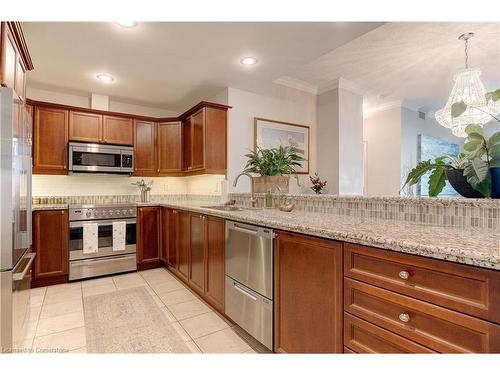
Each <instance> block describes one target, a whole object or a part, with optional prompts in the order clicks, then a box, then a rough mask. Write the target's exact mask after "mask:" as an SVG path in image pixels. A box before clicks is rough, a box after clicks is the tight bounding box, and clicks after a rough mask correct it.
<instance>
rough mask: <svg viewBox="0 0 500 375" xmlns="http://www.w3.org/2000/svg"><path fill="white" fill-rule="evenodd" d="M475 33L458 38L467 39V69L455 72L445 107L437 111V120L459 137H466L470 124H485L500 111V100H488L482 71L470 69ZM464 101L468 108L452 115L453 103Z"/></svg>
mask: <svg viewBox="0 0 500 375" xmlns="http://www.w3.org/2000/svg"><path fill="white" fill-rule="evenodd" d="M473 36H474V33H466V34H462V35H460V36H459V37H458V39H460V40H463V41H465V69H464V70H462V71H460V72H458V73H457V74H455V76H454V77H453V81H454V82H455V84H454V85H453V89H452V90H451V94H450V97H449V98H448V101H447V102H446V105H445V106H444V108H442V109H440V110H439V111H437V112H436V120H437V122H439V123H440V124H441V125H442V126H444V127H445V128H449V129H451V131H452V133H453V134H454V135H455V136H457V137H466V136H467V134H466V133H465V128H466V127H467V125H469V124H478V125H480V126H483V125H484V124H486V123H487V122H488V121H490V120H491V119H492V116H495V115H496V114H498V112H500V102H493V101H491V100H490V101H489V102H488V101H487V100H486V98H485V94H486V90H485V88H484V86H483V83H482V82H481V79H480V76H481V71H480V70H479V69H469V54H468V47H469V39H470V38H472V37H473ZM460 101H463V102H464V103H465V104H466V105H467V109H466V110H465V112H464V113H463V114H461V115H460V116H458V117H452V115H451V106H452V105H453V103H457V102H460Z"/></svg>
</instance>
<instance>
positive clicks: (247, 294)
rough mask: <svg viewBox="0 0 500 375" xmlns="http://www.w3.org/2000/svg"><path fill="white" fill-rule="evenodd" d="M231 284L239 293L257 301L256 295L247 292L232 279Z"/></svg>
mask: <svg viewBox="0 0 500 375" xmlns="http://www.w3.org/2000/svg"><path fill="white" fill-rule="evenodd" d="M233 286H234V289H236V290H237V291H238V292H240V293H241V294H244V295H245V296H247V297H248V298H251V299H252V300H254V301H257V297H255V296H254V295H253V294H251V293H250V292H247V291H246V290H245V289H243V288H242V287H241V286H239V285H238V283H237V282H235V281H233Z"/></svg>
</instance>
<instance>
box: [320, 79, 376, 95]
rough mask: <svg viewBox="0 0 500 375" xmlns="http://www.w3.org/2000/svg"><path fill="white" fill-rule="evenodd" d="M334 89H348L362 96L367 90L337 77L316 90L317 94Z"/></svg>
mask: <svg viewBox="0 0 500 375" xmlns="http://www.w3.org/2000/svg"><path fill="white" fill-rule="evenodd" d="M335 89H343V90H347V91H350V92H353V93H355V94H358V95H361V96H364V95H365V94H366V93H367V92H368V91H369V90H368V89H366V88H364V87H362V86H360V85H358V84H356V83H354V82H351V81H349V80H347V79H345V78H342V77H340V78H338V79H336V80H335V81H332V82H330V83H327V84H326V85H322V86H320V87H319V90H318V94H323V93H325V92H327V91H330V90H335Z"/></svg>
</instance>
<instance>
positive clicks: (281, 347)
mask: <svg viewBox="0 0 500 375" xmlns="http://www.w3.org/2000/svg"><path fill="white" fill-rule="evenodd" d="M274 257H275V261H274V267H275V268H274V277H275V283H274V285H275V293H274V304H275V314H274V316H275V335H274V340H275V351H277V352H286V353H342V352H343V344H342V341H343V325H342V316H343V306H342V243H341V242H337V241H330V240H323V239H317V238H314V237H309V236H304V235H298V234H292V233H288V232H281V231H280V232H277V237H276V239H275V247H274Z"/></svg>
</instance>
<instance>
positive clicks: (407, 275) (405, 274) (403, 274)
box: [398, 271, 410, 280]
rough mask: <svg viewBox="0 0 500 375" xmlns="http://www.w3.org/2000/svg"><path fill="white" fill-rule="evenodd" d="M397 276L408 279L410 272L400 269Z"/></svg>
mask: <svg viewBox="0 0 500 375" xmlns="http://www.w3.org/2000/svg"><path fill="white" fill-rule="evenodd" d="M398 276H399V278H400V279H403V280H408V278H409V277H410V273H409V272H408V271H400V272H399V274H398Z"/></svg>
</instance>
